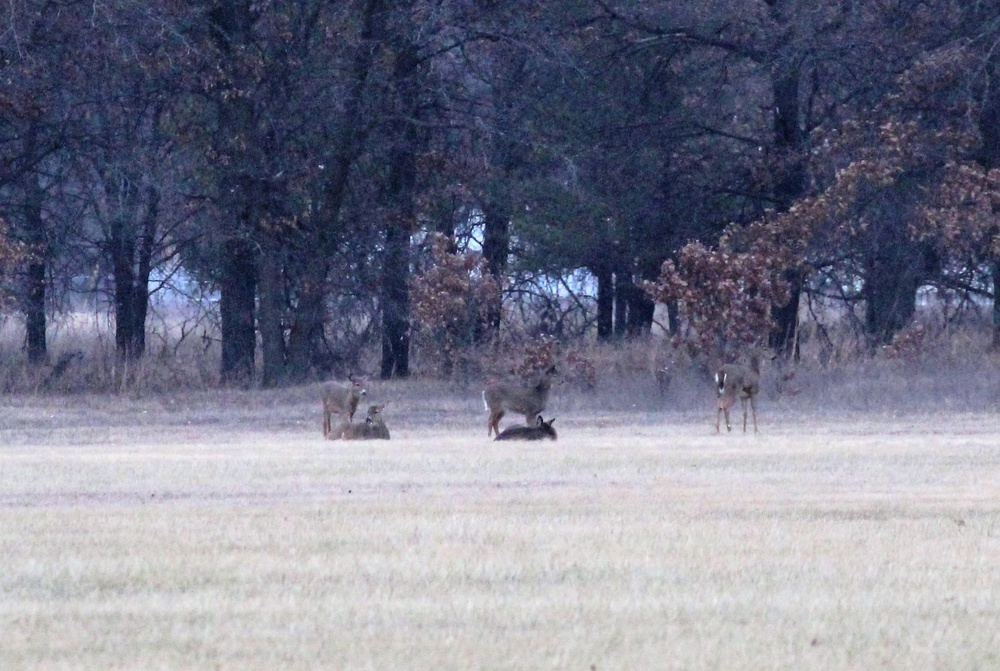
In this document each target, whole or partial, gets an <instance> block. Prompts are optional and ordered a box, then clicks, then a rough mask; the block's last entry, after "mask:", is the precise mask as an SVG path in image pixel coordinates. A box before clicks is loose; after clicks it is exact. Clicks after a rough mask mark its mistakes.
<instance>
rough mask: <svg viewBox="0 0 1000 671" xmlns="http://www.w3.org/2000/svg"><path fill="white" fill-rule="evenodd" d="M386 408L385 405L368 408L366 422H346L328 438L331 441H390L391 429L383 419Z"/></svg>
mask: <svg viewBox="0 0 1000 671" xmlns="http://www.w3.org/2000/svg"><path fill="white" fill-rule="evenodd" d="M384 408H385V404H382V405H370V406H368V415H366V416H365V421H363V422H358V423H357V424H352V423H351V422H344V423H343V424H341V425H340V426H339V427H337V430H336V431H334V432H332V433H331V434H330V435H329V436H328V438H329V440H389V427H387V426H386V425H385V420H384V419H383V418H382V410H383V409H384Z"/></svg>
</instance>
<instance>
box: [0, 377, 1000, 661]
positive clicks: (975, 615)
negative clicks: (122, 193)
mask: <svg viewBox="0 0 1000 671" xmlns="http://www.w3.org/2000/svg"><path fill="white" fill-rule="evenodd" d="M776 373H777V371H776V370H772V371H770V372H766V373H765V376H764V377H765V380H764V384H763V391H762V393H761V398H760V400H759V403H758V415H759V416H758V420H759V423H760V432H759V434H758V435H756V436H754V435H753V434H752V433H749V434H743V433H742V432H741V431H740V430H739V427H738V422H734V424H735V425H736V427H735V430H734V432H733V433H732V434H728V435H727V434H726V433H725V429H723V434H722V435H716V434H715V425H714V424H715V404H714V396H713V394H714V391H713V389H712V385H711V382H710V381H705V380H702V379H698V376H697V374H696V373H695V372H691V373H690V375H680V376H679V377H677V378H675V379H673V380H672V381H671V383H670V385H669V387H668V388H667V389H666V390H665V391H664V392H663V393H662V394H661V390H660V388H659V387H658V385H657V381H656V379H655V378H653V377H651V376H650V377H649V378H648V379H645V378H639V377H635V376H624V375H623V376H621V377H620V378H615V379H611V378H610V377H609V378H608V379H606V380H604V379H602V381H601V383H600V384H599V385H598V386H597V388H596V389H593V390H590V391H587V390H583V389H580V388H577V387H576V386H574V385H571V384H569V383H566V384H563V385H556V386H555V387H554V389H553V394H552V398H551V402H550V408H549V410H547V412H546V413H545V414H546V416H554V417H556V426H557V427H558V429H559V440H558V441H557V442H555V443H552V442H548V441H546V442H544V443H514V444H511V443H496V442H493V441H492V440H490V439H488V438H487V437H486V414H485V411H484V410H483V407H482V400H481V398H480V397H479V392H480V389H481V384H480V383H479V382H478V381H469V382H468V383H460V384H455V383H446V382H442V381H433V380H409V381H402V382H379V381H373V382H370V383H369V386H368V389H369V399H370V400H371V401H372V402H385V403H386V410H385V416H386V422H387V424H388V425H389V427H390V428H391V429H392V435H393V439H392V440H391V441H388V442H385V441H372V442H346V443H345V442H331V441H324V440H322V436H321V431H320V419H321V413H320V403H319V395H318V385H307V386H302V387H296V388H290V389H283V390H276V391H205V392H191V393H187V392H185V393H179V394H149V395H132V396H130V395H124V396H119V397H106V396H93V395H69V396H67V395H17V396H4V397H2V399H0V469H2V472H3V474H4V475H3V478H2V479H0V554H2V556H3V557H4V570H3V571H2V572H0V590H2V592H3V594H4V599H3V601H2V603H0V621H2V622H3V623H4V630H5V644H4V645H3V646H0V667H2V668H61V667H72V668H93V669H106V668H206V667H214V668H234V669H235V668H240V669H248V668H261V669H263V668H275V667H276V666H280V667H281V668H317V667H318V668H431V667H434V668H454V669H487V668H489V669H495V668H510V669H515V668H516V669H532V668H552V667H556V668H582V669H590V668H596V669H635V668H677V669H682V668H683V669H699V668H700V669H714V668H740V669H771V668H791V667H794V668H803V669H809V668H816V669H820V668H822V669H837V668H840V669H848V668H850V669H854V668H871V667H876V666H877V667H880V668H889V669H913V668H949V669H973V668H990V667H993V666H996V665H998V664H1000V658H998V652H997V651H998V650H1000V640H998V634H997V632H998V631H1000V627H997V624H998V622H1000V612H998V607H997V601H996V586H997V585H998V584H1000V562H998V561H997V558H998V557H1000V503H998V501H1000V452H998V451H997V449H996V444H997V441H996V430H997V428H998V427H997V415H996V412H995V410H994V409H993V407H992V406H993V401H992V395H991V394H992V391H993V383H992V382H991V380H990V379H989V378H990V376H988V375H983V374H980V375H976V374H975V371H973V370H972V369H971V368H969V369H964V368H961V369H956V370H952V371H940V370H939V371H937V374H935V371H934V370H933V367H931V366H928V367H926V368H921V369H920V370H918V371H913V370H912V369H911V370H907V369H906V368H905V366H903V365H902V364H899V362H895V361H887V362H882V363H880V364H879V365H878V366H875V367H871V366H869V369H868V370H867V371H866V372H865V374H864V375H860V374H859V375H858V377H856V378H855V377H852V376H851V375H849V374H848V373H847V372H840V373H835V374H833V373H831V374H828V375H826V376H825V377H823V376H816V377H814V378H811V379H810V378H808V377H806V378H805V379H803V378H802V377H800V376H801V372H799V373H797V374H796V376H795V377H794V378H793V381H794V382H795V384H796V385H797V387H796V388H795V390H794V393H792V392H788V391H785V392H784V393H779V392H778V391H777V389H776V385H777V381H778V376H777V374H776ZM630 378H633V379H630ZM738 407H739V406H738V405H737V408H738ZM515 421H523V418H522V419H521V420H518V419H517V418H516V417H515V418H505V419H504V421H503V425H508V424H510V423H512V422H515Z"/></svg>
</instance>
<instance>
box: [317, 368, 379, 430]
mask: <svg viewBox="0 0 1000 671" xmlns="http://www.w3.org/2000/svg"><path fill="white" fill-rule="evenodd" d="M367 395H368V390H366V389H365V381H364V380H363V379H362V378H360V377H355V376H354V375H349V376H348V377H347V382H328V383H326V384H325V385H323V392H322V397H323V437H324V438H327V437H329V435H330V431H331V429H332V427H331V415H332V414H333V413H337V414H338V415H340V416H341V417H342V418H347V423H351V422H353V421H354V413H355V412H357V410H358V403H359V402H360V401H361V397H362V396H367Z"/></svg>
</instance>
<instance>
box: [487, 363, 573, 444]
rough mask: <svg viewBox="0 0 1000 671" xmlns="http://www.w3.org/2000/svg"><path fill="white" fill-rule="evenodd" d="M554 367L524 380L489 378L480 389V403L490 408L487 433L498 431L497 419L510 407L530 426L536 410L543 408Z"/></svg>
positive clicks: (536, 412)
mask: <svg viewBox="0 0 1000 671" xmlns="http://www.w3.org/2000/svg"><path fill="white" fill-rule="evenodd" d="M555 374H556V367H555V366H549V367H548V368H547V369H546V370H545V372H544V373H542V374H541V375H538V376H536V377H535V378H534V380H532V381H531V382H528V383H527V384H525V383H523V382H490V383H489V384H487V385H486V389H484V390H483V406H485V408H486V410H487V411H488V412H489V418H488V419H487V420H486V435H487V436H491V435H493V434H494V433H495V434H496V435H498V436H499V435H500V419H501V418H502V417H503V416H504V414H505V413H506V412H507V411H508V410H509V411H511V412H519V413H522V414H523V415H524V421H525V424H527V425H528V426H529V427H530V426H532V425H534V424H536V423H537V421H538V420H537V418H538V414H539V413H540V412H541V411H542V410H545V404H546V403H547V402H548V400H549V390H550V389H551V388H552V378H553V376H554V375H555Z"/></svg>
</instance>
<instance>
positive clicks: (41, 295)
mask: <svg viewBox="0 0 1000 671" xmlns="http://www.w3.org/2000/svg"><path fill="white" fill-rule="evenodd" d="M43 198H44V193H43V192H42V187H41V184H39V182H38V175H37V174H35V173H34V172H29V173H27V174H26V175H25V203H24V206H25V207H24V226H25V242H27V244H28V251H29V252H30V253H31V261H29V263H28V268H27V275H26V277H25V281H26V285H27V286H26V287H25V298H24V322H25V348H26V349H27V352H28V361H29V362H30V363H32V364H41V363H45V362H46V360H47V359H48V347H47V344H46V337H45V330H46V315H45V287H46V281H45V275H46V270H47V267H46V259H47V258H48V246H47V244H46V239H45V238H46V236H45V220H44V219H43V218H42V200H43Z"/></svg>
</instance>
